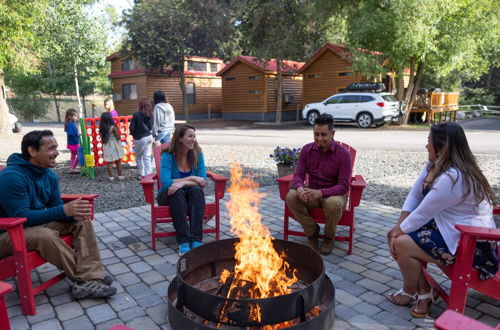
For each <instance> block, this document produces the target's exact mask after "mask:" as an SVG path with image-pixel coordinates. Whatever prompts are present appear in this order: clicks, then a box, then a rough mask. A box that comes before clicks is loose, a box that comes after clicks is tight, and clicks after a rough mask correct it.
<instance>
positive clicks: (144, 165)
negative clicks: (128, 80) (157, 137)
mask: <svg viewBox="0 0 500 330" xmlns="http://www.w3.org/2000/svg"><path fill="white" fill-rule="evenodd" d="M152 127H153V111H152V106H151V102H150V101H149V100H148V99H141V100H140V101H139V111H136V112H135V113H134V115H133V116H132V121H131V122H130V134H132V136H133V137H134V144H135V156H136V161H137V171H138V172H139V179H140V178H142V177H144V176H146V175H148V174H151V151H152V149H151V145H152V144H153V136H152V135H151V129H152Z"/></svg>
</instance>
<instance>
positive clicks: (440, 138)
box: [430, 122, 495, 205]
mask: <svg viewBox="0 0 500 330" xmlns="http://www.w3.org/2000/svg"><path fill="white" fill-rule="evenodd" d="M431 142H432V145H433V147H434V150H435V151H436V161H435V162H434V163H433V164H431V165H430V166H431V168H434V170H435V175H434V178H433V179H432V180H431V182H430V185H432V184H433V182H434V180H435V178H437V177H439V176H440V175H441V174H443V173H445V172H446V171H447V170H448V169H449V168H450V167H454V168H456V169H457V170H458V171H459V172H460V175H462V177H463V181H464V183H465V188H466V190H465V194H464V196H465V195H468V194H469V193H471V191H472V193H473V194H474V196H475V201H476V205H479V203H481V201H483V200H487V201H488V202H489V203H490V204H491V205H495V193H494V191H493V189H492V188H491V186H490V184H489V183H488V180H487V179H486V177H485V176H484V174H483V172H481V169H480V168H479V166H478V165H477V161H476V157H474V155H473V154H472V151H471V150H470V148H469V143H468V142H467V138H466V137H465V133H464V130H463V129H462V127H460V125H458V124H456V123H451V122H449V123H443V124H434V125H432V126H431Z"/></svg>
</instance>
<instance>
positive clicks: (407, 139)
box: [21, 118, 500, 161]
mask: <svg viewBox="0 0 500 330" xmlns="http://www.w3.org/2000/svg"><path fill="white" fill-rule="evenodd" d="M193 125H194V126H195V127H197V135H198V140H199V141H200V143H201V144H214V145H250V146H251V145H255V146H271V147H273V146H277V145H280V146H290V147H301V146H303V145H304V144H306V143H308V142H310V141H312V140H313V135H312V128H311V126H308V125H306V124H304V123H298V124H295V123H294V124H282V125H276V124H272V123H251V122H245V121H221V120H220V121H219V120H218V121H205V122H193ZM460 125H462V127H464V130H465V132H466V135H467V139H468V141H469V144H470V147H471V149H472V151H473V152H475V153H498V154H500V118H475V119H470V120H466V121H462V122H460ZM34 129H52V130H56V131H59V130H60V131H61V132H62V130H63V128H62V124H61V123H24V124H23V132H22V133H21V134H23V133H25V132H27V131H30V130H34ZM427 135H428V130H427V129H426V128H421V129H417V130H415V129H398V128H397V127H391V128H370V129H359V128H355V127H353V126H338V127H336V133H335V138H336V139H337V140H339V141H343V142H345V143H348V144H349V145H352V146H354V147H355V148H356V149H357V150H381V151H398V150H400V151H425V145H426V143H427ZM499 161H500V159H499Z"/></svg>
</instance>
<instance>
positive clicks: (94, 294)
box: [73, 280, 116, 299]
mask: <svg viewBox="0 0 500 330" xmlns="http://www.w3.org/2000/svg"><path fill="white" fill-rule="evenodd" d="M114 294H116V288H115V287H112V286H109V285H106V284H104V281H103V280H89V281H78V282H75V284H73V297H74V298H75V299H82V298H88V297H90V298H104V297H109V296H113V295H114Z"/></svg>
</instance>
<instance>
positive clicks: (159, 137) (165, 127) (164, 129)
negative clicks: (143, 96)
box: [153, 91, 175, 143]
mask: <svg viewBox="0 0 500 330" xmlns="http://www.w3.org/2000/svg"><path fill="white" fill-rule="evenodd" d="M153 102H154V109H153V138H154V139H155V141H159V142H160V143H167V142H169V141H170V137H171V136H172V133H173V132H174V122H175V113H174V108H172V106H171V105H170V103H168V102H167V98H166V97H165V93H163V91H156V92H154V94H153Z"/></svg>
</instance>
